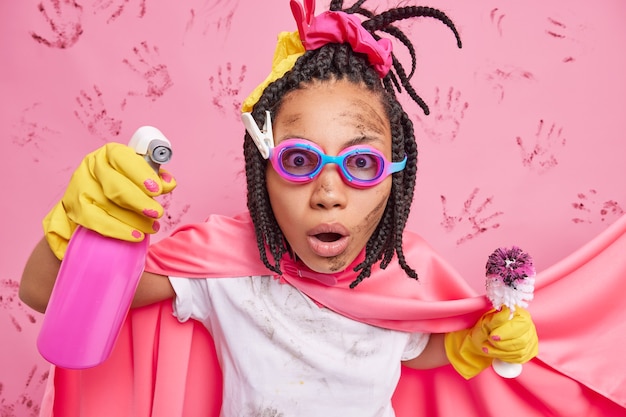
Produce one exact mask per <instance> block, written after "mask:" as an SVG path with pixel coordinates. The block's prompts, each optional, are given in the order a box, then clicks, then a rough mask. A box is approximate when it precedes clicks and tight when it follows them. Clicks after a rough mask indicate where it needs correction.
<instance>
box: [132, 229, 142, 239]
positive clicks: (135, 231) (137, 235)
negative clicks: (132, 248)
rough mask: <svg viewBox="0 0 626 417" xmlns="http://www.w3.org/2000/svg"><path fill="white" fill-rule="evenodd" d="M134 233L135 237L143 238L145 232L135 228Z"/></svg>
mask: <svg viewBox="0 0 626 417" xmlns="http://www.w3.org/2000/svg"><path fill="white" fill-rule="evenodd" d="M132 235H133V237H134V238H135V239H141V237H142V236H143V234H142V233H141V232H140V231H139V230H133V233H132Z"/></svg>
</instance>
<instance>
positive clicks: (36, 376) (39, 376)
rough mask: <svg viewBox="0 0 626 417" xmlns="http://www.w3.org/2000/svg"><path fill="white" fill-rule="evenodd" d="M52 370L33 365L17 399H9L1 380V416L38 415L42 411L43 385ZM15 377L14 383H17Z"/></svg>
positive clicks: (32, 416) (25, 416)
mask: <svg viewBox="0 0 626 417" xmlns="http://www.w3.org/2000/svg"><path fill="white" fill-rule="evenodd" d="M49 374H50V372H49V371H48V369H47V368H46V369H45V370H40V369H39V367H38V366H37V365H35V366H33V367H32V368H31V370H30V371H29V373H28V374H27V375H26V377H25V381H26V383H25V384H24V386H23V387H22V392H21V393H20V394H19V395H18V396H17V398H15V399H8V398H6V397H5V396H4V395H5V394H4V389H3V388H4V384H5V383H4V381H0V417H14V416H20V417H37V416H39V413H40V409H41V407H40V399H39V397H40V396H41V391H42V388H43V386H44V385H45V384H46V381H47V380H48V377H49ZM15 379H16V378H14V379H13V380H12V382H11V383H12V384H15Z"/></svg>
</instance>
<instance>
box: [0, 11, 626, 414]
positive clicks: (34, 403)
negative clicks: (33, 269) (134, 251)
mask: <svg viewBox="0 0 626 417" xmlns="http://www.w3.org/2000/svg"><path fill="white" fill-rule="evenodd" d="M55 3H56V7H55ZM369 3H373V4H375V3H378V4H380V7H381V8H383V7H384V8H387V6H389V5H393V4H395V3H397V1H385V0H370V2H369ZM402 3H403V4H404V3H407V4H416V5H422V3H421V2H420V3H417V2H415V1H413V0H411V1H408V2H402ZM326 4H327V2H324V3H323V4H322V3H321V2H320V4H318V8H317V9H318V12H319V11H322V10H324V9H325V7H326ZM350 4H351V2H350ZM424 5H429V6H434V7H438V8H440V9H442V10H444V11H445V12H446V13H448V14H449V16H450V17H451V18H452V19H453V21H454V22H455V23H456V25H457V27H458V29H459V32H460V33H461V37H462V39H463V42H464V47H463V49H461V50H458V49H457V48H456V47H455V42H454V39H453V36H452V34H451V33H450V32H449V30H448V29H447V28H445V26H443V25H442V24H440V23H438V22H436V21H434V20H431V19H419V20H417V21H413V22H410V23H408V24H406V23H405V24H400V26H401V27H402V28H404V29H405V30H407V31H408V32H409V33H411V34H412V39H413V42H414V44H415V46H416V49H417V53H418V70H417V75H416V77H415V78H414V82H413V85H414V86H415V88H416V90H417V91H418V93H419V94H420V95H421V96H422V97H423V98H424V99H425V100H426V102H427V103H428V104H429V105H430V108H431V112H432V113H431V115H430V116H428V117H425V116H423V114H421V113H420V110H419V108H418V107H417V106H416V105H414V104H413V103H412V102H409V101H408V100H406V98H403V102H405V103H406V106H405V108H406V109H407V111H408V113H409V114H410V115H412V116H413V118H414V121H415V127H416V134H417V136H418V142H419V149H420V156H419V158H420V160H419V174H418V175H419V177H418V185H417V193H416V199H415V204H414V206H413V211H412V214H411V219H410V224H409V228H410V229H412V230H415V231H418V232H419V233H420V234H422V235H423V236H424V237H426V238H427V240H429V241H430V242H431V243H432V245H433V246H434V247H435V248H436V249H437V250H438V251H439V252H441V253H442V254H443V255H444V256H445V257H446V258H447V259H448V260H449V261H450V262H451V263H452V264H453V265H454V266H455V267H456V268H458V269H459V270H460V271H461V272H462V273H463V274H464V275H465V276H466V277H467V280H468V281H469V282H470V283H471V285H472V286H473V287H474V288H475V289H476V291H477V292H483V282H484V264H485V261H486V258H487V256H488V255H489V254H490V253H491V251H492V250H493V249H495V248H496V247H498V246H510V245H513V244H517V245H519V246H521V247H522V248H523V249H525V250H527V251H528V252H530V253H531V254H532V255H533V258H534V259H535V263H536V265H537V267H538V269H540V270H541V269H544V268H546V267H548V266H550V265H552V264H553V263H555V262H557V261H559V260H560V259H562V258H564V257H565V256H567V255H568V254H570V253H571V252H573V251H574V250H576V249H577V248H579V247H580V246H581V245H583V244H584V243H585V242H587V241H589V240H590V239H591V238H592V237H594V236H596V235H597V234H598V233H599V232H601V231H602V230H604V229H606V227H607V226H608V225H609V224H611V223H613V222H614V221H615V220H616V219H617V218H618V217H620V216H621V215H623V214H624V210H626V189H625V187H624V180H623V179H624V178H626V164H624V155H626V140H625V138H624V133H623V132H625V131H626V117H625V116H626V114H625V111H624V109H625V105H624V97H625V96H626V80H625V77H624V74H626V55H625V54H624V52H623V51H624V46H623V42H624V40H626V27H625V26H624V24H623V23H624V16H626V3H625V2H623V1H621V0H602V1H599V2H595V3H594V7H590V6H589V3H588V2H583V1H581V0H571V1H568V2H563V1H557V0H550V1H539V0H529V1H526V2H513V1H506V2H504V1H501V2H496V1H495V0H494V1H483V2H459V1H457V2H452V1H449V0H448V1H443V0H430V1H428V2H427V3H424ZM0 16H1V17H0V19H1V24H0V52H1V54H2V64H1V65H0V92H1V97H2V101H1V104H0V106H1V107H0V109H1V111H0V130H1V137H2V144H3V149H4V151H5V152H4V158H3V171H4V173H5V174H4V175H5V180H4V184H5V185H4V186H3V191H4V193H3V197H2V198H1V200H0V201H1V202H0V209H1V210H2V212H1V214H2V215H1V216H0V230H1V231H2V232H1V234H0V243H1V245H2V251H0V334H1V335H2V342H3V343H0V416H3V417H4V416H19V417H21V416H34V415H36V414H37V411H38V407H39V402H40V398H41V394H42V390H43V386H44V384H45V379H46V377H47V373H46V372H47V368H48V367H47V364H46V363H45V362H44V361H43V360H42V359H41V358H40V356H39V355H38V353H37V350H36V347H35V339H36V336H37V331H38V327H39V325H40V322H41V315H39V314H38V313H34V312H32V311H31V310H30V309H29V308H28V307H26V306H24V305H22V304H21V303H20V302H19V300H18V298H17V287H18V282H19V279H20V275H21V271H22V268H23V265H24V263H25V261H26V258H27V256H28V254H29V252H30V250H31V249H32V247H33V246H34V244H35V243H36V241H37V240H38V239H39V238H40V237H41V235H42V230H41V219H42V218H43V216H44V215H45V213H46V212H47V211H48V210H49V209H50V208H51V206H52V205H53V204H54V203H55V202H56V201H57V200H58V199H59V198H60V197H61V195H62V192H63V189H64V187H65V185H66V184H67V181H68V179H69V175H70V174H71V172H72V171H73V169H74V168H75V166H76V165H77V164H78V163H79V161H80V159H81V157H82V156H83V155H85V154H86V153H87V152H89V151H91V150H93V149H95V148H97V147H99V146H101V145H102V144H104V143H105V142H107V141H117V142H122V143H126V142H127V141H128V139H129V138H130V136H131V135H132V133H133V132H134V130H135V129H136V128H137V127H139V126H141V125H144V124H149V125H153V126H156V127H158V128H159V129H160V130H162V131H163V132H164V133H165V135H166V136H168V138H169V139H170V140H171V142H172V143H173V146H174V152H175V154H174V159H173V161H172V163H171V164H170V165H169V166H168V169H169V170H170V171H171V172H173V173H174V175H175V176H176V178H177V180H178V182H179V187H178V188H177V189H176V191H174V193H173V194H172V195H171V197H168V198H166V199H164V200H163V202H164V205H165V206H166V209H167V214H166V219H165V220H164V221H163V222H162V223H163V226H164V227H163V229H164V230H163V231H162V232H161V233H160V236H163V235H165V234H167V233H168V231H171V229H172V228H173V227H175V226H176V225H178V224H179V223H181V222H193V221H198V220H202V219H203V218H204V217H206V216H207V215H208V214H209V213H224V214H234V213H236V212H239V211H241V210H244V209H245V200H244V197H245V189H244V175H243V160H242V155H241V154H242V152H241V142H242V136H243V128H242V126H241V124H240V122H239V106H240V103H241V101H242V100H243V98H245V96H246V95H247V94H248V93H249V92H250V91H251V89H252V88H254V86H255V85H256V84H257V83H258V82H260V81H261V80H262V79H263V78H264V77H265V76H266V75H267V73H268V71H269V66H270V64H271V58H272V53H273V49H274V42H275V39H276V34H277V33H278V32H279V31H280V30H290V31H291V30H295V28H296V26H295V22H294V21H293V19H292V17H291V14H290V11H289V7H288V1H287V0H264V1H253V0H186V1H182V2H153V1H149V0H90V1H81V0H78V4H76V3H74V2H73V1H69V2H68V1H65V0H56V1H53V0H42V1H41V2H36V1H33V0H22V1H12V2H9V1H3V2H0ZM396 51H397V53H398V55H399V56H401V57H402V58H405V55H406V54H405V51H404V50H402V49H401V48H396ZM405 62H406V61H405ZM156 239H158V237H156ZM598 279H601V277H598ZM555 302H558V300H555ZM531 307H532V306H531Z"/></svg>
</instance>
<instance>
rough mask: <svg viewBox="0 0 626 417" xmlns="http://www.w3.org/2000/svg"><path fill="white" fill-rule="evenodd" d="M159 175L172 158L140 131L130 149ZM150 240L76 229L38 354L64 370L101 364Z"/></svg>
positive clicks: (164, 143)
mask: <svg viewBox="0 0 626 417" xmlns="http://www.w3.org/2000/svg"><path fill="white" fill-rule="evenodd" d="M128 145H129V146H130V147H131V148H133V149H135V151H136V152H137V153H138V154H140V155H144V159H146V161H147V162H148V163H149V164H150V165H151V166H152V167H153V168H154V169H155V170H156V171H158V169H159V166H160V165H161V164H164V163H166V162H168V161H169V160H170V158H171V155H172V150H171V144H170V142H169V141H168V140H167V138H166V137H165V136H164V135H163V134H162V133H161V132H160V131H159V130H158V129H156V128H154V127H152V126H143V127H140V128H139V129H138V130H137V131H136V132H135V134H134V135H133V136H132V138H131V140H130V142H129V144H128ZM148 245H149V237H148V235H146V237H145V239H144V240H143V241H141V242H127V241H124V240H119V239H114V238H110V237H105V236H102V235H100V234H98V233H96V232H94V231H92V230H89V229H86V228H84V227H81V226H79V227H77V228H76V230H75V232H74V234H73V235H72V238H71V239H70V242H69V244H68V247H67V251H66V253H65V257H64V260H63V262H62V263H61V269H60V270H59V274H58V276H57V280H56V282H55V285H54V289H53V290H52V295H51V297H50V301H49V303H48V307H47V309H46V314H45V316H44V320H43V324H42V327H41V330H40V332H39V337H38V339H37V347H38V349H39V352H40V353H41V355H42V356H43V357H44V358H45V359H46V360H47V361H49V362H51V363H53V364H55V365H57V366H60V367H63V368H68V369H85V368H91V367H94V366H96V365H99V364H100V363H102V362H104V361H105V360H106V359H107V358H108V357H109V355H110V353H111V351H112V349H113V346H114V345H115V342H116V340H117V337H118V335H119V332H120V330H121V327H122V324H123V323H124V319H125V318H126V315H127V314H128V310H129V308H130V304H131V302H132V299H133V296H134V294H135V291H136V289H137V285H138V284H139V278H140V277H141V274H142V272H143V268H144V264H145V258H146V253H147V250H148Z"/></svg>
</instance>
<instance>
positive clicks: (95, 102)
mask: <svg viewBox="0 0 626 417" xmlns="http://www.w3.org/2000/svg"><path fill="white" fill-rule="evenodd" d="M93 90H94V94H93V95H92V94H88V93H87V92H86V91H84V90H81V91H80V95H79V96H78V97H76V102H77V103H78V107H79V109H78V110H75V111H74V115H75V116H76V117H77V118H78V120H80V122H81V123H82V124H83V125H84V126H85V127H86V128H87V130H88V131H89V133H91V134H92V135H94V136H96V137H98V138H100V139H102V140H103V141H105V142H109V141H111V138H112V137H115V136H118V135H119V134H120V132H121V130H122V121H121V120H118V119H115V118H114V117H112V116H110V115H109V113H108V111H107V109H106V107H105V105H104V100H103V97H102V92H101V91H100V89H99V88H98V86H97V85H94V86H93Z"/></svg>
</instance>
